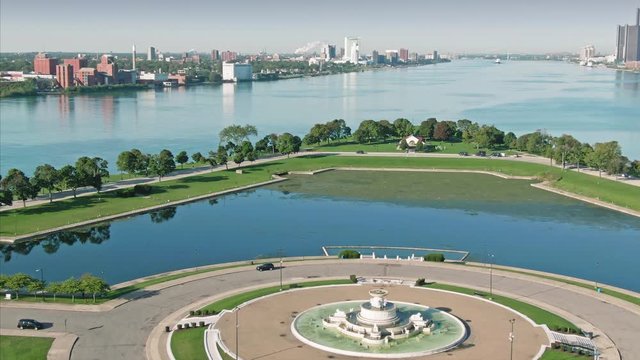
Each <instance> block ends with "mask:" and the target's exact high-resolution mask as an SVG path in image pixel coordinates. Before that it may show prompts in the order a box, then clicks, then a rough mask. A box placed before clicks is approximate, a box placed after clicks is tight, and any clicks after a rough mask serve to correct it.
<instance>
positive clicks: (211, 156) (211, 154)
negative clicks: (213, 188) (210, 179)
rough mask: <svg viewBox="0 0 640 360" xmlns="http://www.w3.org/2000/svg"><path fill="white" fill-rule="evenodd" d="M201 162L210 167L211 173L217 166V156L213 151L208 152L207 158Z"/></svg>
mask: <svg viewBox="0 0 640 360" xmlns="http://www.w3.org/2000/svg"><path fill="white" fill-rule="evenodd" d="M202 160H203V161H204V162H206V163H207V164H209V165H210V166H211V172H213V169H214V168H215V167H216V165H218V154H216V153H214V152H213V151H209V156H207V157H206V158H203V159H202Z"/></svg>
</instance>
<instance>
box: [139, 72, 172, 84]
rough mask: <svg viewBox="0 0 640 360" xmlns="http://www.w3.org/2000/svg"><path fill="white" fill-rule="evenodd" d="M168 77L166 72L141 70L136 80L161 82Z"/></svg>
mask: <svg viewBox="0 0 640 360" xmlns="http://www.w3.org/2000/svg"><path fill="white" fill-rule="evenodd" d="M168 79H169V74H166V73H152V72H144V71H143V72H141V73H140V76H139V77H138V80H140V82H144V83H148V82H162V81H166V80H168Z"/></svg>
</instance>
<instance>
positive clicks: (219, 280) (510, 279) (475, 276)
mask: <svg viewBox="0 0 640 360" xmlns="http://www.w3.org/2000/svg"><path fill="white" fill-rule="evenodd" d="M329 264H330V266H327V265H329ZM350 274H357V275H358V276H367V277H396V278H407V279H416V278H419V277H424V278H426V279H428V280H429V281H438V282H449V283H455V284H460V285H466V286H469V287H475V288H485V287H486V286H487V284H488V275H487V273H486V270H484V269H477V268H470V267H464V266H460V265H449V266H442V265H439V266H433V265H429V264H425V263H417V264H414V263H408V262H396V261H384V260H380V261H349V260H343V261H339V260H336V261H329V260H324V261H320V262H299V263H292V264H287V267H286V268H285V269H284V270H283V277H284V279H285V281H299V280H300V279H301V278H313V277H335V276H344V277H348V276H349V275H350ZM278 281H279V272H278V271H271V272H256V271H255V270H254V268H253V267H246V268H239V269H237V271H234V272H230V273H226V274H218V275H216V274H215V273H212V275H211V276H210V277H207V278H204V279H201V280H196V281H191V282H187V283H184V284H181V285H177V286H173V287H169V288H165V289H163V290H159V291H157V292H153V291H151V292H148V293H146V294H145V295H144V296H143V297H140V298H137V299H135V300H132V301H130V302H128V303H126V304H124V305H121V306H119V307H117V308H115V309H113V310H111V311H107V312H78V311H59V310H58V311H56V310H39V309H24V308H22V309H21V308H13V307H0V327H1V328H5V329H6V328H8V329H12V328H15V326H16V325H15V324H16V322H17V319H19V318H35V319H38V320H40V321H42V322H45V323H51V324H52V326H51V327H50V328H48V329H47V330H45V331H55V332H71V333H74V334H76V335H78V336H79V337H80V338H79V340H78V342H77V343H76V345H75V347H74V348H73V352H72V356H71V358H72V359H78V360H80V359H81V360H91V359H143V358H145V343H146V341H147V337H148V336H149V333H150V332H151V330H152V329H153V328H154V327H155V326H156V325H157V324H158V323H159V322H160V321H161V320H162V319H164V318H165V317H167V316H169V315H170V314H171V313H173V312H175V311H177V310H179V309H181V308H183V307H185V306H187V305H188V304H190V303H193V302H195V301H197V300H200V299H202V298H205V297H210V296H212V295H216V294H219V293H223V292H227V291H232V290H234V289H239V288H245V287H249V286H255V285H260V284H267V283H274V282H278ZM493 288H494V290H496V291H500V292H506V293H510V294H512V295H513V296H516V297H519V298H523V299H524V300H526V299H530V300H532V301H538V302H544V303H547V304H549V305H551V306H554V307H557V308H559V309H561V310H564V311H567V312H570V313H572V314H574V315H576V316H578V317H580V318H582V319H584V320H586V321H588V322H590V323H592V324H593V325H595V326H596V327H597V328H599V329H601V330H602V331H604V332H605V333H606V334H607V335H608V336H609V337H610V338H611V339H612V340H613V341H614V342H615V343H616V345H617V346H618V348H619V350H620V352H621V354H622V358H623V359H625V360H627V359H640V341H638V334H640V310H639V311H632V310H633V307H632V308H631V309H632V310H629V309H625V308H622V307H619V306H617V305H613V304H611V303H608V302H606V301H603V300H602V299H598V298H596V297H593V296H590V295H586V294H582V293H580V291H572V290H570V289H569V288H571V287H570V286H569V285H564V284H560V283H557V284H555V285H551V284H547V283H543V282H541V281H540V280H537V279H535V278H531V279H527V278H526V277H525V278H523V277H522V276H521V275H517V274H510V273H508V272H500V271H495V270H494V275H493ZM632 306H633V305H632Z"/></svg>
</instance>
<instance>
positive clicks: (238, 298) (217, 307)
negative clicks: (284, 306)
mask: <svg viewBox="0 0 640 360" xmlns="http://www.w3.org/2000/svg"><path fill="white" fill-rule="evenodd" d="M341 284H353V282H352V281H351V280H321V281H309V282H303V283H299V284H295V285H294V286H291V285H285V286H284V291H286V290H288V289H293V288H307V287H314V286H323V285H341ZM279 291H280V286H272V287H267V288H261V289H256V290H252V291H247V292H244V293H241V294H237V295H233V296H230V297H228V298H224V299H222V300H218V301H216V302H214V303H212V304H209V305H207V306H205V307H203V308H201V309H200V310H201V311H203V310H208V311H209V312H213V313H216V314H217V313H219V312H220V311H222V310H231V309H233V308H235V307H236V306H238V305H240V304H243V303H245V302H247V301H249V300H253V299H257V298H259V297H262V296H266V295H270V294H275V293H277V292H279Z"/></svg>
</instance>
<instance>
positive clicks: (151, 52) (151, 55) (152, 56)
mask: <svg viewBox="0 0 640 360" xmlns="http://www.w3.org/2000/svg"><path fill="white" fill-rule="evenodd" d="M157 58H158V54H157V53H156V48H154V47H153V46H149V50H148V51H147V60H148V61H153V60H156V59H157Z"/></svg>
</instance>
